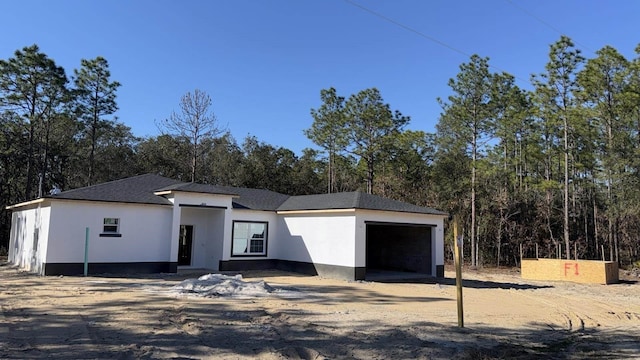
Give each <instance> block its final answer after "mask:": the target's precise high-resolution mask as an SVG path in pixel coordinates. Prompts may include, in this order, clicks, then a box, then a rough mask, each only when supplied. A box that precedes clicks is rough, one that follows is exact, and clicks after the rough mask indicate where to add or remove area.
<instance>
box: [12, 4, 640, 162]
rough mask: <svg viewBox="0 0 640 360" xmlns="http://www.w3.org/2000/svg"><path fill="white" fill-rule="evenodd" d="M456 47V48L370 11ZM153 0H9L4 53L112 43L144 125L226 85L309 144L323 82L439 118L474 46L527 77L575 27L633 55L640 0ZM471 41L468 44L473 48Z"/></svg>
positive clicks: (251, 124) (428, 123)
mask: <svg viewBox="0 0 640 360" xmlns="http://www.w3.org/2000/svg"><path fill="white" fill-rule="evenodd" d="M353 3H356V4H359V5H360V6H362V7H365V8H366V9H368V10H370V11H373V12H376V13H378V14H381V15H382V16H384V17H387V18H388V19H392V20H393V21H395V22H397V23H400V24H402V25H404V26H406V27H409V28H411V29H413V30H415V31H417V32H420V33H422V34H423V35H426V36H428V37H431V38H434V39H437V40H438V41H440V42H443V43H445V44H447V45H448V46H449V47H453V48H455V49H457V50H458V51H459V52H458V51H454V50H451V49H449V48H447V47H444V46H442V45H439V44H437V43H435V42H433V41H431V40H429V39H427V38H425V37H424V36H421V35H419V34H416V33H414V32H412V31H409V30H407V29H405V28H402V27H401V26H398V25H397V24H393V23H391V22H389V21H387V20H385V19H383V18H381V17H378V16H375V15H373V14H372V13H371V12H368V11H366V10H363V9H362V8H360V7H358V6H355V5H354V4H353ZM353 3H352V2H350V1H345V0H322V1H321V0H314V1H311V0H309V1H302V0H299V1H294V0H271V1H264V0H234V1H231V0H227V1H221V0H212V1H205V0H184V1H167V0H140V1H131V0H128V1H125V0H114V1H85V0H64V1H45V0H42V1H33V0H21V1H5V2H3V3H2V12H3V19H2V22H0V33H1V34H2V36H0V58H2V59H7V58H9V57H11V56H12V55H13V53H14V51H15V50H17V49H19V48H22V47H24V46H28V45H31V44H34V43H35V44H38V45H39V46H40V49H41V51H43V52H44V53H46V54H47V55H48V56H49V57H51V58H52V59H54V60H55V61H56V62H57V63H58V65H61V66H63V67H64V68H65V69H66V70H67V74H68V75H69V76H71V75H72V74H73V69H74V68H78V67H79V64H80V59H83V58H86V59H91V58H95V57H96V56H103V57H105V58H106V59H107V60H108V61H109V64H110V68H111V75H112V79H113V80H117V81H119V82H120V83H122V87H121V88H120V89H119V91H118V104H119V107H120V110H119V111H118V113H117V116H118V118H119V120H120V121H121V122H123V123H125V124H126V125H128V126H130V127H131V128H132V130H133V132H134V134H135V135H137V136H154V135H157V134H158V130H157V128H156V126H155V121H156V120H158V121H159V120H161V119H164V118H166V117H168V116H169V114H170V113H171V111H173V110H175V109H177V107H178V103H179V100H180V97H181V96H182V95H183V94H185V93H186V92H187V91H192V90H193V89H196V88H198V89H201V90H204V91H206V92H208V93H209V94H210V95H211V97H212V98H213V110H214V112H215V114H216V116H217V117H218V120H219V121H220V123H221V124H222V125H223V126H226V127H227V128H228V130H229V131H230V132H231V133H232V135H233V136H234V137H235V138H236V140H237V141H238V142H239V143H241V142H242V140H243V139H244V138H245V137H246V136H247V135H254V136H256V137H257V138H258V139H259V140H261V141H264V142H267V143H270V144H272V145H274V146H282V147H286V148H289V149H291V150H293V151H295V152H296V153H297V154H300V153H301V150H302V149H303V148H305V147H314V145H313V143H311V142H310V141H309V140H308V139H306V137H305V136H304V135H303V133H302V131H303V130H304V129H306V128H309V127H310V126H311V123H312V118H311V116H310V115H309V111H310V109H311V108H317V107H318V106H319V105H320V100H319V99H320V90H321V89H325V88H329V87H335V88H336V89H337V90H338V93H339V94H341V95H343V96H349V95H351V94H353V93H356V92H358V91H360V90H362V89H366V88H369V87H377V88H378V89H379V90H380V91H381V94H382V96H383V97H384V99H385V101H386V102H388V103H389V104H390V105H391V108H392V109H394V110H396V109H397V110H400V111H401V112H402V113H403V114H405V115H409V116H411V119H412V120H411V124H410V126H409V128H411V129H419V130H424V131H427V132H433V131H435V125H436V123H437V121H438V117H439V114H440V111H441V109H440V106H439V105H438V103H437V101H436V98H438V97H441V98H446V97H447V96H448V95H449V94H450V91H449V87H448V86H447V81H448V79H449V78H452V77H455V75H456V74H457V73H458V67H459V65H460V64H461V63H463V62H466V61H468V59H469V56H468V55H471V54H474V53H477V54H479V55H481V56H488V57H490V64H491V65H493V66H494V69H493V70H494V71H507V72H509V73H511V74H513V75H515V76H516V77H517V79H518V84H519V85H520V86H522V87H525V88H528V87H529V84H528V80H529V78H530V75H531V74H532V73H540V72H542V71H543V70H544V65H545V63H546V62H547V55H548V50H549V45H550V44H551V43H553V42H555V41H556V40H558V39H559V37H560V33H559V32H561V33H564V34H566V35H568V36H570V37H571V38H572V39H573V40H574V42H576V45H577V46H578V47H579V48H580V49H582V50H583V52H584V54H585V55H586V56H587V57H592V56H594V54H593V52H595V51H597V50H598V49H600V48H602V47H603V46H605V45H611V46H613V47H615V48H616V49H618V51H620V52H621V53H622V54H624V55H625V56H627V58H628V59H631V58H634V57H635V56H636V55H635V53H634V49H635V47H636V46H637V45H638V43H640V27H639V26H638V20H637V19H638V16H639V15H640V2H638V1H631V0H625V1H623V0H619V1H600V0H599V1H596V0H573V1H556V0H538V1H523V0H487V1H475V0H465V1H463V0H430V1H422V0H396V1H381V0H353ZM460 52H462V53H463V54H461V53H460Z"/></svg>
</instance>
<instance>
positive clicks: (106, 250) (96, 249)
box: [46, 201, 171, 263]
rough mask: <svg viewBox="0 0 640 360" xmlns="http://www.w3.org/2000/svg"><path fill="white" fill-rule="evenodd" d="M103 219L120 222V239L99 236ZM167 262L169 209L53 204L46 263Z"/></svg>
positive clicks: (169, 226)
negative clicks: (87, 250)
mask: <svg viewBox="0 0 640 360" xmlns="http://www.w3.org/2000/svg"><path fill="white" fill-rule="evenodd" d="M104 218H118V219H120V228H119V232H120V234H121V235H122V236H121V237H100V234H101V233H102V230H103V220H104ZM87 227H88V228H89V253H88V260H89V262H92V263H97V262H166V261H169V254H170V248H171V244H170V243H169V241H170V231H171V207H168V206H162V205H142V204H122V203H106V202H89V201H54V202H52V204H51V225H50V235H49V243H50V244H51V246H49V247H48V249H47V256H46V262H47V263H82V262H84V251H85V250H84V247H85V246H84V244H85V229H86V228H87Z"/></svg>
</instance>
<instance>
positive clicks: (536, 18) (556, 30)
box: [505, 0, 595, 54]
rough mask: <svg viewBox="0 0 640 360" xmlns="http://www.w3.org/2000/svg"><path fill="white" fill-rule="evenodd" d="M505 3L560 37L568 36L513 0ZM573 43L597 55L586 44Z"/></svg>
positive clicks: (507, 0)
mask: <svg viewBox="0 0 640 360" xmlns="http://www.w3.org/2000/svg"><path fill="white" fill-rule="evenodd" d="M505 1H506V2H508V3H509V4H511V5H512V6H513V7H515V8H516V9H518V10H520V11H522V12H523V13H525V14H526V15H528V16H530V17H532V18H534V19H535V20H537V21H538V22H539V23H541V24H542V25H544V26H546V27H548V28H549V29H551V30H553V31H555V32H556V33H558V34H560V35H567V34H566V33H564V32H562V31H560V30H559V29H558V28H556V27H555V26H553V25H551V24H550V23H548V22H546V21H544V20H543V19H541V18H540V17H538V16H536V15H535V14H534V13H532V12H530V11H528V10H527V9H525V8H523V7H522V6H520V5H518V4H516V3H514V2H513V1H512V0H505ZM567 36H568V35H567ZM572 41H573V42H574V43H576V44H577V45H580V46H581V47H582V48H584V49H585V50H587V51H589V52H591V53H594V54H595V52H594V51H593V50H591V49H589V47H588V46H586V45H584V44H581V43H579V42H577V41H575V40H573V39H572Z"/></svg>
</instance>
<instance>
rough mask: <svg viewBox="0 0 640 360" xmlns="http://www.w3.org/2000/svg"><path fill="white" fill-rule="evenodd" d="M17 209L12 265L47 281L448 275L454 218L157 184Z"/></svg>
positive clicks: (375, 201)
mask: <svg viewBox="0 0 640 360" xmlns="http://www.w3.org/2000/svg"><path fill="white" fill-rule="evenodd" d="M8 208H9V209H11V210H12V211H13V214H12V227H11V238H10V242H9V261H10V262H11V263H13V264H16V265H18V266H20V267H22V268H24V269H26V270H28V271H31V272H35V273H38V274H42V275H61V274H62V275H78V274H82V273H83V271H84V266H85V263H86V264H88V272H89V273H90V274H97V273H136V272H137V273H141V272H146V273H149V272H176V271H177V269H179V268H182V267H185V268H189V267H191V268H205V269H211V270H218V271H224V270H232V271H238V270H254V269H272V268H273V269H283V270H289V271H297V272H302V273H307V274H314V275H315V274H319V275H322V276H326V277H334V278H344V279H349V280H362V279H365V278H366V276H367V271H371V270H373V269H376V270H385V269H387V270H395V271H409V272H416V273H423V274H427V275H431V276H439V277H440V276H443V275H444V245H443V222H444V218H445V217H446V216H447V215H446V214H445V213H444V212H441V211H438V210H435V209H431V208H426V207H420V206H415V205H411V204H408V203H404V202H399V201H393V200H389V199H385V198H382V197H379V196H374V195H369V194H364V193H360V192H350V193H337V194H323V195H306V196H288V195H284V194H279V193H276V192H272V191H268V190H261V189H247V188H234V187H225V186H213V185H203V184H197V183H184V182H180V181H177V180H173V179H169V178H166V177H162V176H159V175H154V174H146V175H140V176H135V177H130V178H126V179H121V180H116V181H111V182H107V183H103V184H99V185H94V186H89V187H84V188H79V189H75V190H69V191H63V192H60V193H58V194H55V195H51V196H46V197H43V198H39V199H37V200H33V201H28V202H24V203H20V204H15V205H12V206H9V207H8ZM87 229H88V230H87ZM87 233H88V236H87ZM86 239H88V240H86ZM85 243H87V244H88V246H86V247H85ZM85 254H86V257H85Z"/></svg>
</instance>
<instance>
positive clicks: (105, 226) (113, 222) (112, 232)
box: [100, 218, 121, 237]
mask: <svg viewBox="0 0 640 360" xmlns="http://www.w3.org/2000/svg"><path fill="white" fill-rule="evenodd" d="M100 236H107V237H109V236H113V237H120V236H121V235H120V219H118V218H104V220H103V221H102V234H100Z"/></svg>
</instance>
